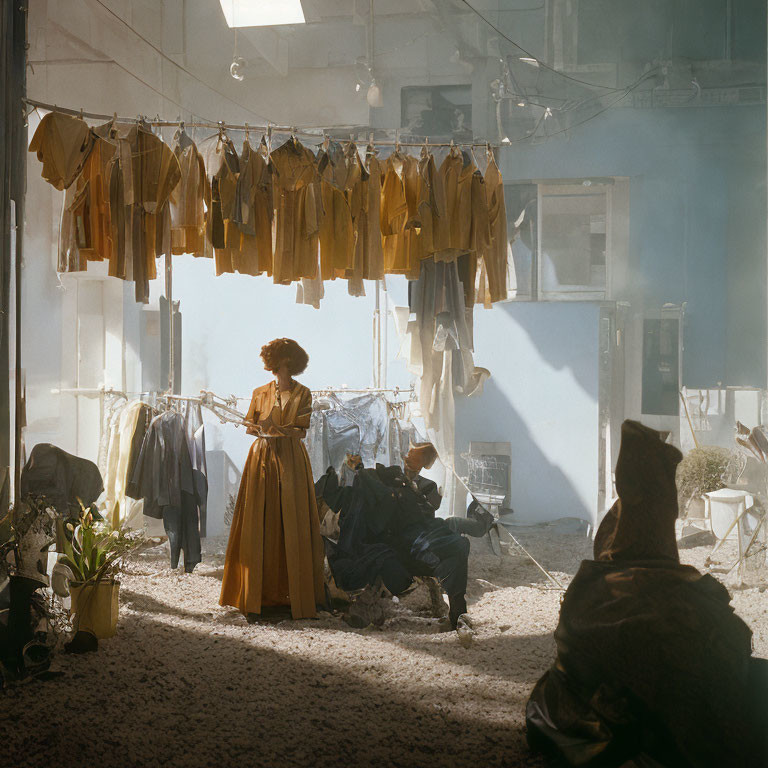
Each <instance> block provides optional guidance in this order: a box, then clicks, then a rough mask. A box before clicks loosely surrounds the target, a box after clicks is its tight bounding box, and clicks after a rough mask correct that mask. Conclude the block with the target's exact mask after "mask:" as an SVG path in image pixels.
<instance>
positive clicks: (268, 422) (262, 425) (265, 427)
mask: <svg viewBox="0 0 768 768" xmlns="http://www.w3.org/2000/svg"><path fill="white" fill-rule="evenodd" d="M256 426H257V427H258V428H259V430H260V431H262V432H267V431H269V430H270V429H272V427H274V426H275V422H274V421H272V416H271V414H270V415H269V416H266V417H265V418H263V419H262V420H261V421H260V422H258V424H257V425H256Z"/></svg>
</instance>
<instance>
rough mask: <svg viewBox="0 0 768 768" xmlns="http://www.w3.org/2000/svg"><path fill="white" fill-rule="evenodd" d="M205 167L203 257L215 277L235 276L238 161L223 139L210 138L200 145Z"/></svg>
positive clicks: (229, 143) (237, 241)
mask: <svg viewBox="0 0 768 768" xmlns="http://www.w3.org/2000/svg"><path fill="white" fill-rule="evenodd" d="M200 151H201V154H202V156H203V160H204V163H205V169H206V174H207V178H208V183H207V184H206V198H205V205H206V208H207V210H208V215H207V218H206V253H207V254H208V255H209V256H213V257H214V259H215V262H216V274H217V275H221V274H223V273H225V272H234V271H235V266H234V258H235V256H234V254H235V253H236V252H237V251H239V249H240V230H239V229H238V228H237V226H236V225H235V223H234V220H233V217H234V207H235V197H236V195H237V175H238V173H239V172H240V159H239V158H238V156H237V151H236V150H235V146H234V144H233V143H232V141H231V140H230V139H229V138H228V137H227V136H226V135H223V134H222V135H216V136H211V137H210V138H209V139H206V140H205V141H204V142H203V143H202V144H201V145H200Z"/></svg>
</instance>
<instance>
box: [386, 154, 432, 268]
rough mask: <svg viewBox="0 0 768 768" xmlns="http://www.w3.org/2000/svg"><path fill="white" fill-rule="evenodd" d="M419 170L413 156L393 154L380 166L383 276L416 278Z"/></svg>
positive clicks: (418, 226)
mask: <svg viewBox="0 0 768 768" xmlns="http://www.w3.org/2000/svg"><path fill="white" fill-rule="evenodd" d="M418 207H419V167H418V161H417V160H416V158H415V157H411V156H410V155H403V154H402V153H400V152H395V153H394V154H392V155H390V156H389V157H388V158H387V160H386V162H385V164H384V179H383V181H382V188H381V210H380V222H381V233H382V236H383V242H384V269H385V271H386V273H387V274H392V275H406V276H407V277H408V278H409V279H412V280H413V279H416V278H417V277H418V276H419V263H420V261H421V257H422V249H421V243H420V241H419V230H420V227H421V222H420V220H419V216H418Z"/></svg>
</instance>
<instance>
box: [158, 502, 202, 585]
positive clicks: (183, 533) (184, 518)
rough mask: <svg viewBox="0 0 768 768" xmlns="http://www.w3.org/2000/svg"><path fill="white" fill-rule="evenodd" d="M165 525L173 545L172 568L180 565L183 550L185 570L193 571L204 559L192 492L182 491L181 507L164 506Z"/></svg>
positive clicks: (169, 540) (195, 504) (169, 542)
mask: <svg viewBox="0 0 768 768" xmlns="http://www.w3.org/2000/svg"><path fill="white" fill-rule="evenodd" d="M163 527H164V528H165V533H166V535H167V536H168V544H169V545H170V547H171V568H178V567H179V557H180V555H181V553H182V552H183V553H184V570H185V571H186V572H187V573H192V570H193V569H194V567H195V566H196V565H197V564H198V563H199V562H200V560H201V559H202V555H201V543H200V522H199V520H198V514H197V503H196V501H195V497H194V496H193V495H192V494H189V493H186V492H184V491H182V493H181V506H180V507H172V506H168V507H163Z"/></svg>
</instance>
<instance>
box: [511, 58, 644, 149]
mask: <svg viewBox="0 0 768 768" xmlns="http://www.w3.org/2000/svg"><path fill="white" fill-rule="evenodd" d="M650 74H651V73H650V72H649V73H646V75H644V76H643V77H641V78H640V79H639V80H638V81H637V82H636V83H634V84H633V85H631V86H628V87H627V88H625V89H624V90H623V92H622V94H621V95H620V96H618V97H617V98H615V99H613V100H612V101H611V103H610V104H608V105H607V106H606V107H604V108H603V109H601V110H599V111H598V112H596V113H595V114H594V115H590V116H589V117H587V118H585V119H584V120H581V121H579V122H578V123H573V125H569V126H566V127H565V128H562V129H560V130H559V131H553V132H552V133H545V134H544V135H543V137H542V138H545V139H548V138H550V137H552V136H559V135H560V134H563V133H567V132H568V131H570V130H573V129H574V128H578V127H579V126H580V125H584V124H585V123H588V122H589V121H590V120H594V119H595V118H597V117H599V116H600V115H602V114H603V113H604V112H607V111H608V110H609V109H611V107H614V106H615V105H616V104H618V103H619V102H620V101H622V100H623V99H625V98H626V97H627V96H629V94H630V93H632V91H634V90H635V89H636V88H637V87H638V86H639V85H641V83H643V81H644V80H645V79H646V77H648V76H650ZM608 95H609V94H602V95H601V96H598V97H594V98H592V99H588V100H587V101H585V102H582V103H579V104H575V105H574V106H573V107H568V108H565V109H558V108H557V107H554V108H549V109H551V110H555V111H558V112H560V113H561V114H564V113H565V112H568V111H569V110H570V109H575V108H576V107H579V106H583V104H586V103H589V101H595V100H596V99H598V98H601V99H602V98H606V97H607V96H608ZM531 103H532V102H531ZM546 115H547V113H546V111H545V112H544V113H543V114H542V116H541V117H540V118H539V120H538V122H537V123H536V125H535V126H534V128H533V130H532V131H529V132H528V133H526V134H525V136H520V137H519V138H517V139H507V141H502V144H501V146H508V145H509V144H517V143H519V142H521V141H528V139H531V138H535V137H536V133H537V132H538V130H539V127H540V126H541V124H542V123H543V122H544V118H545V117H546Z"/></svg>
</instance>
